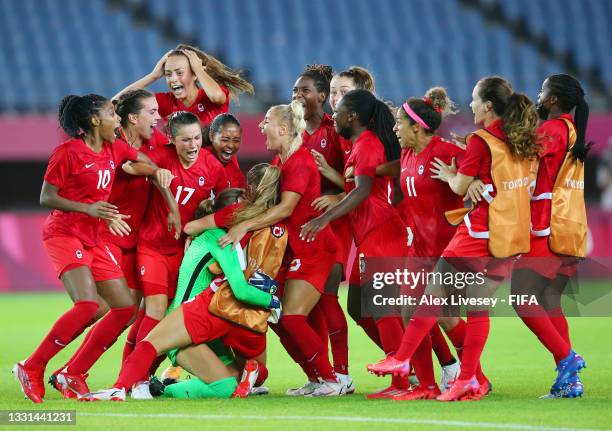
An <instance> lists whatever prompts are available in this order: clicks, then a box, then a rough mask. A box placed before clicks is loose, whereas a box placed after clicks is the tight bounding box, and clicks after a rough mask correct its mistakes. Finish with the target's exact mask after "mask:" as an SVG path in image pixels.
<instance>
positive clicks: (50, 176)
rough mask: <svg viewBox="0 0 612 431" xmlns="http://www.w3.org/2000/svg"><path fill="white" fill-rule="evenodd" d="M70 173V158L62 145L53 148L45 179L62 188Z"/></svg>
mask: <svg viewBox="0 0 612 431" xmlns="http://www.w3.org/2000/svg"><path fill="white" fill-rule="evenodd" d="M69 174H70V158H69V156H68V152H67V151H66V148H65V146H64V145H60V146H58V147H56V148H55V149H54V150H53V153H52V154H51V157H50V158H49V164H48V165H47V171H46V172H45V181H46V182H48V183H49V184H52V185H54V186H55V187H58V188H62V186H63V185H64V181H65V180H66V178H68V175H69Z"/></svg>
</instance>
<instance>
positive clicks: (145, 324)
mask: <svg viewBox="0 0 612 431" xmlns="http://www.w3.org/2000/svg"><path fill="white" fill-rule="evenodd" d="M158 323H159V320H157V319H154V318H152V317H151V316H149V315H147V314H145V316H144V317H143V318H142V322H140V328H138V335H136V344H138V343H140V342H141V341H142V340H144V339H145V337H146V336H147V335H149V332H151V331H152V330H153V328H155V327H156V326H157V324H158Z"/></svg>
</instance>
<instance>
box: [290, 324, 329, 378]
mask: <svg viewBox="0 0 612 431" xmlns="http://www.w3.org/2000/svg"><path fill="white" fill-rule="evenodd" d="M280 323H281V325H282V326H283V328H284V329H285V331H287V334H288V335H289V336H290V337H291V339H292V340H293V342H294V343H295V345H296V346H297V348H298V349H299V351H300V353H301V354H302V355H303V356H304V357H305V358H306V361H307V362H309V363H310V364H312V366H313V368H314V369H315V370H316V372H317V374H318V376H319V377H321V378H322V379H323V380H329V381H336V380H337V379H336V375H335V373H334V370H333V368H332V366H331V364H330V362H329V358H328V357H327V355H326V354H325V353H326V349H325V348H324V347H323V341H322V340H321V339H320V338H319V336H318V335H317V333H316V332H315V331H314V330H313V329H312V328H311V327H310V326H309V325H308V323H307V322H306V316H301V315H289V316H287V315H285V316H283V317H282V318H281V320H280Z"/></svg>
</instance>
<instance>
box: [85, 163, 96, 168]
mask: <svg viewBox="0 0 612 431" xmlns="http://www.w3.org/2000/svg"><path fill="white" fill-rule="evenodd" d="M93 165H95V163H89V164H86V165H85V168H91V167H92V166H93Z"/></svg>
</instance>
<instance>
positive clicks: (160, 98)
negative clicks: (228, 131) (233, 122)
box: [155, 85, 230, 126]
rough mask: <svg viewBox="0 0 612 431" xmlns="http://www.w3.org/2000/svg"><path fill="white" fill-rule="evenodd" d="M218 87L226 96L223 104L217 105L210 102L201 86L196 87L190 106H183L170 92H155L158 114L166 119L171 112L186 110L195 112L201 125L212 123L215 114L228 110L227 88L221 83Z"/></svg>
mask: <svg viewBox="0 0 612 431" xmlns="http://www.w3.org/2000/svg"><path fill="white" fill-rule="evenodd" d="M220 87H221V90H223V92H224V93H225V96H226V100H225V103H224V104H223V105H217V104H216V103H213V102H211V101H210V99H209V98H208V96H207V95H206V92H205V91H204V90H203V89H201V88H200V89H198V97H196V100H195V102H193V103H192V104H191V106H185V105H184V104H183V102H181V101H180V100H178V99H177V98H176V97H175V96H174V94H172V93H155V98H156V99H157V104H158V105H159V115H161V116H162V118H163V119H164V120H166V119H167V118H168V116H169V115H170V114H172V113H173V112H177V111H187V112H191V113H192V114H195V115H196V116H197V117H198V118H199V119H200V123H202V126H207V125H209V124H210V123H212V120H214V119H215V117H216V116H217V115H219V114H222V113H224V112H227V111H228V110H229V100H230V97H229V90H228V89H227V88H226V87H225V86H223V85H221V86H220Z"/></svg>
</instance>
